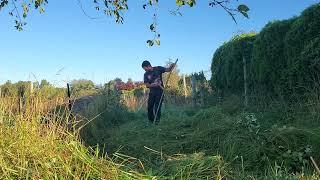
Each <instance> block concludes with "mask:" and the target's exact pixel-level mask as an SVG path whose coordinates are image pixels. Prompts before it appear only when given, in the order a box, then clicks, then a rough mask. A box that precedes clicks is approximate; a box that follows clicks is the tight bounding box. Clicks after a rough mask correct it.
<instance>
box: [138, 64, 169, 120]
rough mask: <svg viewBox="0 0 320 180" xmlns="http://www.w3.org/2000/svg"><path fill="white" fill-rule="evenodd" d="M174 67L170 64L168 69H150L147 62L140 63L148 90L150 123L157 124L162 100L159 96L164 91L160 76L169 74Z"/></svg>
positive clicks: (156, 67)
mask: <svg viewBox="0 0 320 180" xmlns="http://www.w3.org/2000/svg"><path fill="white" fill-rule="evenodd" d="M174 66H175V65H174V64H171V65H170V67H168V68H165V67H162V66H155V67H152V66H151V64H150V62H149V61H143V62H142V68H143V69H144V70H145V71H146V72H145V73H144V78H143V79H144V84H145V85H146V86H147V88H149V89H150V92H149V98H148V119H149V122H150V123H153V122H154V123H155V124H156V125H157V124H159V121H160V117H161V105H162V100H163V98H162V99H161V96H163V95H162V93H163V91H164V86H163V81H162V74H163V73H165V72H171V71H172V70H173V68H174ZM160 101H161V102H160ZM155 116H157V117H155Z"/></svg>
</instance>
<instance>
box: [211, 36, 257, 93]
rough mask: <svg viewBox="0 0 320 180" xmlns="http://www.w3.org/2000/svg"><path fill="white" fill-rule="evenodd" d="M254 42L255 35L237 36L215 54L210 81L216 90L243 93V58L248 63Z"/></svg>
mask: <svg viewBox="0 0 320 180" xmlns="http://www.w3.org/2000/svg"><path fill="white" fill-rule="evenodd" d="M254 40H255V33H249V34H242V35H238V36H235V37H234V38H233V39H232V40H231V41H229V42H228V43H225V44H224V45H222V46H221V47H220V48H219V49H218V50H217V51H216V52H215V54H214V57H213V60H212V65H211V70H212V80H211V81H212V82H213V84H214V86H215V87H216V88H219V89H224V90H228V91H230V92H233V93H238V92H242V91H243V87H244V86H243V57H244V58H246V61H247V63H250V61H251V54H252V53H251V51H252V46H253V41H254Z"/></svg>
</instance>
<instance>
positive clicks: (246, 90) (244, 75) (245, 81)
mask: <svg viewBox="0 0 320 180" xmlns="http://www.w3.org/2000/svg"><path fill="white" fill-rule="evenodd" d="M242 62H243V80H244V84H243V85H244V106H245V107H248V84H247V61H246V58H245V57H244V56H243V57H242Z"/></svg>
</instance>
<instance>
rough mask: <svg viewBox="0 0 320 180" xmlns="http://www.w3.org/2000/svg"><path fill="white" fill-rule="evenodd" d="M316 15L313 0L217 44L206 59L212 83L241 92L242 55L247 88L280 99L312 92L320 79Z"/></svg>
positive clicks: (317, 9)
mask: <svg viewBox="0 0 320 180" xmlns="http://www.w3.org/2000/svg"><path fill="white" fill-rule="evenodd" d="M319 17H320V4H319V3H318V4H316V5H313V6H311V7H309V8H308V9H306V10H305V11H303V13H302V14H301V16H299V17H295V18H291V19H289V20H284V21H275V22H270V23H268V24H267V25H266V26H265V27H264V28H263V29H262V31H261V32H260V33H259V34H257V35H254V34H252V33H251V34H243V35H238V36H236V37H234V38H233V39H231V40H230V41H229V42H227V43H225V44H223V45H222V46H221V47H220V48H218V49H217V51H216V52H215V53H214V56H213V59H212V66H211V69H212V82H213V86H215V87H216V88H218V89H221V90H223V91H227V92H231V93H239V94H243V62H242V57H245V58H246V60H247V75H248V85H249V90H250V92H255V93H257V94H263V95H271V96H282V97H285V98H292V97H293V96H295V97H297V96H301V95H303V94H305V92H312V91H313V90H314V88H315V87H316V86H318V85H319V82H320V19H319ZM252 42H253V43H252Z"/></svg>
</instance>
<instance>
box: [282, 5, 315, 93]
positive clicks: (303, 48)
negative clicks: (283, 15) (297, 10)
mask: <svg viewBox="0 0 320 180" xmlns="http://www.w3.org/2000/svg"><path fill="white" fill-rule="evenodd" d="M319 16H320V4H319V3H318V4H315V5H313V6H311V7H310V8H308V9H306V10H305V11H303V12H302V15H301V16H300V17H299V18H298V19H297V20H296V21H295V22H294V23H293V24H292V27H291V29H290V31H289V32H288V33H287V35H286V37H285V41H284V43H285V46H286V56H287V57H286V58H287V63H288V82H289V84H288V88H289V89H290V90H291V92H292V93H297V94H300V95H301V94H303V93H304V92H305V91H306V90H307V91H308V90H309V91H310V90H312V89H313V87H314V85H315V83H317V82H319V81H320V77H319V76H320V71H319V67H320V64H319V61H318V59H319V58H320V56H319V53H317V50H319V48H320V47H319V38H320V34H319V29H320V21H319V20H318V17H319ZM307 52H308V53H311V54H310V55H311V56H306V53H307ZM318 52H319V51H318Z"/></svg>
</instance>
